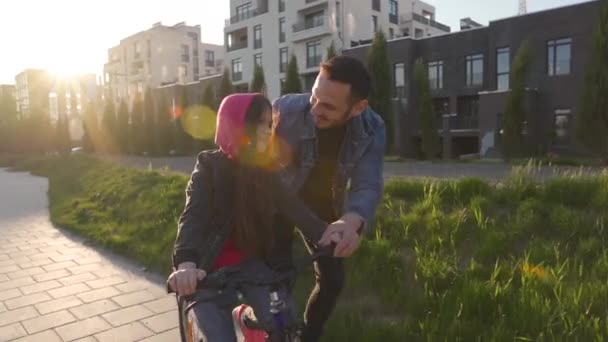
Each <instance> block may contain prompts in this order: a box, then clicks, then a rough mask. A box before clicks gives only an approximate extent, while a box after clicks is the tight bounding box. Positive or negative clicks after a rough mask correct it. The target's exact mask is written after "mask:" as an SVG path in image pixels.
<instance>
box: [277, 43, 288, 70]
mask: <svg viewBox="0 0 608 342" xmlns="http://www.w3.org/2000/svg"><path fill="white" fill-rule="evenodd" d="M288 62H289V61H288V55H287V48H286V47H284V48H281V49H280V50H279V71H280V72H285V71H286V70H287V63H288Z"/></svg>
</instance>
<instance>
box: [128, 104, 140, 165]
mask: <svg viewBox="0 0 608 342" xmlns="http://www.w3.org/2000/svg"><path fill="white" fill-rule="evenodd" d="M143 107H144V104H143V99H142V98H141V96H140V95H139V93H137V95H135V99H134V100H133V107H132V108H131V125H130V129H129V132H130V134H129V137H130V138H131V143H130V145H131V149H132V151H133V153H135V154H141V153H143V152H144V144H143V143H144V139H143V137H144V108H143Z"/></svg>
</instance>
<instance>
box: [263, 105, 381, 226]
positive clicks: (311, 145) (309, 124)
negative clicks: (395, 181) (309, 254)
mask: <svg viewBox="0 0 608 342" xmlns="http://www.w3.org/2000/svg"><path fill="white" fill-rule="evenodd" d="M309 100H310V94H290V95H284V96H282V97H280V98H278V99H277V100H275V101H274V103H273V112H274V114H275V115H278V119H279V123H278V126H277V131H276V132H277V136H278V138H279V139H280V141H282V142H284V143H286V144H285V145H286V146H288V149H289V151H291V152H292V155H293V158H292V159H291V160H292V161H291V162H289V163H288V164H287V165H284V168H283V171H282V175H281V177H282V180H283V182H284V183H285V184H286V185H287V187H288V188H290V189H292V191H299V190H300V188H301V187H302V185H303V184H304V183H305V181H306V179H307V177H308V175H309V173H310V170H311V169H312V167H313V166H314V165H315V163H316V160H317V156H318V150H317V128H316V125H315V123H314V119H313V116H312V114H311V113H310V103H309ZM385 142H386V132H385V127H384V122H383V121H382V119H381V118H380V116H379V115H378V114H376V113H375V112H374V111H373V110H372V109H371V108H369V107H368V108H367V109H366V110H365V111H364V112H363V113H361V115H359V116H356V117H354V118H352V119H350V120H349V121H348V123H347V128H346V135H345V140H344V143H343V144H342V147H341V148H340V153H339V157H338V166H337V172H336V175H335V177H334V180H333V187H334V188H333V191H334V208H335V209H337V210H336V211H337V212H338V213H343V214H345V213H356V214H358V215H359V216H361V217H362V218H363V220H364V222H370V221H371V219H372V218H373V216H374V212H375V211H376V207H377V206H378V203H379V201H380V199H381V197H382V192H383V187H384V181H383V168H384V147H385ZM364 231H369V225H368V224H364Z"/></svg>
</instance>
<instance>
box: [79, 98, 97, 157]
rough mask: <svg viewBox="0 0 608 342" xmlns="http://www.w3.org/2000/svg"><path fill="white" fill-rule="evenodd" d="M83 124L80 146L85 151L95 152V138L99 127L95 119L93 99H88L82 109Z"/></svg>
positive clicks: (95, 112) (95, 110) (95, 111)
mask: <svg viewBox="0 0 608 342" xmlns="http://www.w3.org/2000/svg"><path fill="white" fill-rule="evenodd" d="M82 122H83V126H84V136H83V137H82V147H83V148H84V150H85V151H87V152H95V151H96V150H97V148H96V147H97V146H96V143H95V142H96V141H95V140H96V138H97V136H98V132H99V127H98V124H97V123H98V121H97V108H95V104H94V102H93V101H90V102H89V103H88V104H87V105H86V106H85V107H84V111H83V120H82Z"/></svg>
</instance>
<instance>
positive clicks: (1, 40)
mask: <svg viewBox="0 0 608 342" xmlns="http://www.w3.org/2000/svg"><path fill="white" fill-rule="evenodd" d="M271 1H272V0H271ZM288 1H289V0H288ZM345 1H357V2H359V1H360V2H364V1H367V0H345ZM585 1H586V0H528V12H533V11H539V10H543V9H548V8H554V7H559V6H564V5H569V4H574V3H580V2H585ZM426 2H428V3H430V4H432V5H434V6H435V7H436V19H437V21H439V22H442V23H444V24H447V25H449V26H451V27H452V31H457V30H459V27H460V25H459V22H460V19H461V18H465V17H471V18H472V19H473V20H476V21H478V22H480V23H482V24H484V25H486V24H488V22H489V21H491V20H494V19H500V18H505V17H510V16H513V15H515V14H516V13H517V10H518V3H519V2H518V0H467V1H457V0H426ZM2 7H3V8H2V11H0V84H4V83H8V84H13V83H14V82H15V75H16V74H18V73H19V72H21V71H22V70H24V69H26V68H44V69H48V70H51V71H54V72H58V73H62V74H70V73H76V72H93V73H101V70H102V69H103V64H104V63H105V62H106V61H107V51H108V49H109V48H110V47H112V46H115V45H118V44H119V42H120V39H122V38H124V37H127V36H129V35H131V34H134V33H137V32H139V31H143V30H146V29H148V28H150V27H151V26H152V24H154V23H156V22H159V21H160V22H162V23H163V24H165V25H174V24H176V23H178V22H181V21H185V22H186V24H188V25H197V24H200V25H201V30H202V37H201V38H202V40H203V41H204V42H207V43H216V44H222V43H223V38H222V35H223V27H224V21H225V19H226V18H228V16H229V0H103V1H100V0H97V1H90V0H53V1H49V0H18V1H10V2H7V3H6V4H4V5H3V6H2Z"/></svg>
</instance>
